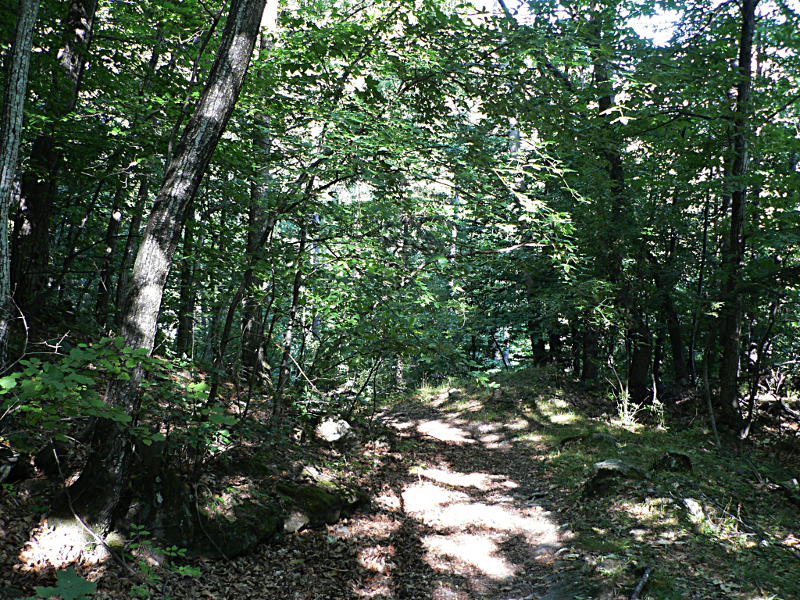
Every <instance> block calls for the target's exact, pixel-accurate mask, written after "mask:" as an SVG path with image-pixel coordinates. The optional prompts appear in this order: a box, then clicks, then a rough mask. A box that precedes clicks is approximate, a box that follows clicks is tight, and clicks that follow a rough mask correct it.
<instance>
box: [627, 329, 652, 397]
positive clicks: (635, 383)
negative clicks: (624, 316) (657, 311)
mask: <svg viewBox="0 0 800 600" xmlns="http://www.w3.org/2000/svg"><path fill="white" fill-rule="evenodd" d="M629 338H630V342H631V354H630V358H629V360H628V393H629V394H630V399H631V401H633V402H634V403H636V404H641V403H642V402H645V401H646V400H647V399H648V396H649V387H650V378H649V373H650V362H651V361H650V356H651V352H652V347H653V343H652V336H651V334H650V329H649V328H648V327H647V323H646V321H645V320H644V318H643V317H637V318H636V319H635V321H634V325H633V327H632V328H631V331H630V333H629Z"/></svg>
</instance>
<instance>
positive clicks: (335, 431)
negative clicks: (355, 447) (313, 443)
mask: <svg viewBox="0 0 800 600" xmlns="http://www.w3.org/2000/svg"><path fill="white" fill-rule="evenodd" d="M314 434H315V435H316V436H317V439H319V440H321V441H323V442H327V443H329V444H342V443H348V442H355V441H357V440H358V436H356V434H355V432H354V431H353V428H352V427H351V426H350V423H348V422H347V421H345V420H343V419H325V420H323V421H322V422H321V423H320V424H319V425H317V427H316V428H315V429H314Z"/></svg>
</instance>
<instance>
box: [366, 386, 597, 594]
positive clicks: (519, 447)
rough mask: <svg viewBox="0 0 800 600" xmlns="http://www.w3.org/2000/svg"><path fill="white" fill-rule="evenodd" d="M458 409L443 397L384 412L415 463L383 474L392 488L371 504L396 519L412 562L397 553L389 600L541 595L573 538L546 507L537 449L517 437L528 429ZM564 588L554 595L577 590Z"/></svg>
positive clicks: (523, 422) (522, 421) (524, 424)
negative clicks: (395, 576)
mask: <svg viewBox="0 0 800 600" xmlns="http://www.w3.org/2000/svg"><path fill="white" fill-rule="evenodd" d="M462 404H463V403H460V402H457V401H454V400H453V399H452V398H450V397H448V396H447V395H446V394H443V395H440V397H439V398H436V399H434V401H433V402H432V403H431V404H426V405H423V404H412V403H407V404H404V405H401V406H398V407H395V408H394V409H393V410H392V411H391V412H389V413H388V414H386V415H385V419H386V421H387V422H388V423H389V424H390V425H391V426H392V427H393V428H394V429H395V430H396V431H397V432H398V436H399V445H400V446H401V447H406V446H407V447H408V448H412V447H413V458H414V464H413V465H412V466H411V468H410V469H409V468H406V470H405V471H400V470H396V471H395V472H393V473H384V475H385V476H386V477H387V478H391V479H392V480H393V482H392V485H391V489H390V490H388V491H387V492H386V493H384V494H383V495H380V496H378V497H377V498H376V504H377V506H378V507H379V510H382V511H386V512H387V513H389V514H393V515H394V516H395V517H396V518H399V519H402V522H403V525H402V527H401V529H400V530H399V531H400V532H402V539H399V540H398V542H397V543H398V544H400V545H401V546H402V547H406V548H412V549H413V551H412V552H411V555H412V557H413V560H410V561H409V560H405V558H406V554H405V553H398V554H397V557H396V559H397V572H398V574H399V575H398V578H397V579H398V581H396V582H395V585H394V586H392V588H391V589H392V592H393V594H391V595H390V596H388V597H396V598H414V599H416V598H420V599H422V598H430V599H434V600H439V599H446V598H452V599H458V600H467V599H471V598H492V599H495V598H496V599H502V600H505V599H518V598H539V597H543V596H544V595H545V594H546V593H547V590H548V589H551V588H552V585H553V583H554V581H555V580H556V579H557V577H558V576H559V575H562V574H563V572H564V571H565V570H566V568H567V566H566V564H564V563H562V561H561V560H560V558H559V555H560V554H563V552H564V551H565V544H566V543H568V541H569V539H570V533H569V532H568V531H566V530H565V528H564V527H562V526H561V524H560V523H559V522H558V519H557V518H556V516H555V515H554V514H553V513H551V512H550V511H549V510H547V508H546V507H545V506H544V505H543V504H544V503H543V501H542V500H543V498H545V497H546V495H547V494H546V492H545V491H544V489H545V478H544V477H543V476H542V474H541V469H543V468H544V467H543V464H542V459H543V450H542V449H541V448H537V447H536V446H535V445H532V444H530V443H527V442H520V441H519V438H520V435H522V434H524V433H528V432H530V430H531V425H532V423H530V422H528V421H527V420H525V419H523V418H512V419H510V420H509V419H505V420H503V421H501V422H492V421H491V420H487V419H486V416H485V414H484V413H483V412H482V411H481V410H480V409H479V408H478V407H473V408H474V409H475V410H472V409H471V408H470V407H469V406H467V407H464V406H462ZM506 416H507V415H506ZM534 425H535V424H534ZM574 579H576V580H577V577H575V578H574ZM409 581H411V582H413V585H409V584H408V582H409ZM561 587H562V588H563V590H562V593H560V595H557V596H552V597H553V598H560V599H571V598H573V597H575V596H577V595H579V593H580V592H581V591H582V590H581V589H579V587H578V586H577V585H566V586H564V585H563V582H562V586H561ZM384 597H386V596H384Z"/></svg>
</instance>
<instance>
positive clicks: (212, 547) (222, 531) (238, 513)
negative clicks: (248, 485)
mask: <svg viewBox="0 0 800 600" xmlns="http://www.w3.org/2000/svg"><path fill="white" fill-rule="evenodd" d="M283 519H284V513H283V511H282V510H281V509H280V507H279V506H277V505H272V504H261V503H257V502H251V501H246V502H242V503H241V504H239V505H237V506H234V507H233V508H231V509H230V510H228V511H225V512H223V513H217V514H215V515H214V516H213V517H209V516H207V515H205V514H204V515H202V516H201V517H200V523H199V525H200V527H199V528H198V530H197V532H196V539H195V541H194V543H193V544H192V546H191V548H190V549H189V550H190V553H191V554H194V555H200V556H205V557H211V558H215V557H220V556H221V557H224V558H233V557H235V556H240V555H242V554H245V553H246V552H248V551H250V550H251V549H253V548H254V547H255V546H256V545H258V544H260V543H262V542H265V541H268V540H270V539H273V538H274V537H275V536H276V535H278V534H279V533H280V532H281V529H282V525H283Z"/></svg>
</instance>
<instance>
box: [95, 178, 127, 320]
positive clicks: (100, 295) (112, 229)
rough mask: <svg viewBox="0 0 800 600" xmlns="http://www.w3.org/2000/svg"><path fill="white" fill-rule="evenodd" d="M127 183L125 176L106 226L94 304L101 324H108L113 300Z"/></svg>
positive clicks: (115, 195) (96, 316) (116, 194)
mask: <svg viewBox="0 0 800 600" xmlns="http://www.w3.org/2000/svg"><path fill="white" fill-rule="evenodd" d="M127 183H128V181H127V178H125V179H124V180H123V181H122V182H121V183H120V185H119V187H118V188H117V192H116V193H115V194H114V202H113V204H112V206H111V216H110V217H109V219H108V226H107V227H106V239H105V255H104V256H103V265H102V267H101V268H100V283H99V284H98V286H97V299H96V301H95V305H94V315H95V318H96V319H97V322H98V323H99V324H100V325H107V324H108V303H109V301H110V300H111V285H112V284H111V280H112V278H113V276H114V251H115V249H116V247H117V236H118V235H119V228H120V224H121V222H122V210H121V209H122V200H123V198H124V197H125V192H126V190H127Z"/></svg>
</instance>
